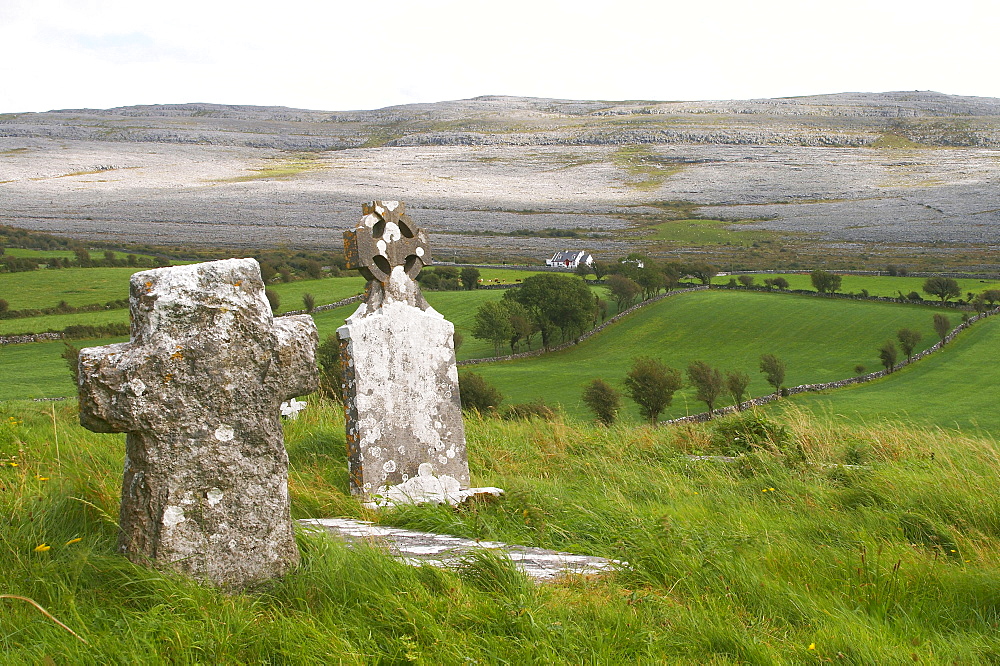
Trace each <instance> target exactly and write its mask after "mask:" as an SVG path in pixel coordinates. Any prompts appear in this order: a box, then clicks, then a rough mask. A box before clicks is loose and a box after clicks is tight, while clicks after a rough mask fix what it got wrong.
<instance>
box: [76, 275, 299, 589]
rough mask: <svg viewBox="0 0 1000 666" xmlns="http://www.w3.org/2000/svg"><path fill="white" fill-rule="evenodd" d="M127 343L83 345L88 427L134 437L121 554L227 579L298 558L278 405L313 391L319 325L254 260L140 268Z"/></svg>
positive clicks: (244, 580)
mask: <svg viewBox="0 0 1000 666" xmlns="http://www.w3.org/2000/svg"><path fill="white" fill-rule="evenodd" d="M130 307H131V316H132V336H131V341H130V342H126V343H121V344H114V345H108V346H106V347H94V348H89V349H84V350H82V351H81V352H80V366H79V367H80V422H81V423H82V424H83V426H84V427H86V428H89V429H91V430H94V431H96V432H126V433H128V436H127V438H126V452H125V474H124V479H123V483H122V500H121V514H120V525H121V534H120V541H119V549H120V551H121V552H123V553H124V554H125V555H126V556H128V557H129V559H131V560H133V561H135V562H138V563H153V564H164V565H168V566H170V567H173V568H174V569H177V570H179V571H182V572H184V573H188V574H190V575H193V576H195V577H196V578H199V579H202V580H205V581H208V582H211V583H214V584H217V585H223V586H228V587H243V586H245V585H247V584H249V583H252V582H254V581H258V580H263V579H266V578H270V577H272V576H276V575H280V574H282V573H284V572H285V571H287V570H288V569H289V568H290V567H291V566H293V565H294V564H295V563H296V562H298V557H299V555H298V549H297V547H296V544H295V539H294V536H293V533H292V523H291V518H290V514H289V504H288V482H287V479H288V456H287V454H286V453H285V448H284V440H283V436H282V429H281V423H280V420H279V405H280V404H281V402H282V401H285V400H289V399H290V398H292V397H294V396H299V395H303V394H305V393H309V392H311V391H314V390H315V389H316V387H317V383H318V381H317V371H316V363H315V350H316V342H317V335H316V326H315V324H314V323H313V321H312V318H311V317H309V316H306V315H301V316H292V317H283V318H280V319H275V318H274V317H273V316H272V314H271V310H270V308H269V306H268V303H267V300H266V299H265V298H264V285H263V282H262V281H261V277H260V267H259V266H258V264H257V262H256V261H254V260H253V259H229V260H225V261H213V262H208V263H203V264H195V265H191V266H179V267H175V268H161V269H156V270H151V271H145V272H141V273H136V274H134V275H133V276H132V280H131V297H130Z"/></svg>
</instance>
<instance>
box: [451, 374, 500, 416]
mask: <svg viewBox="0 0 1000 666" xmlns="http://www.w3.org/2000/svg"><path fill="white" fill-rule="evenodd" d="M458 393H459V397H460V399H461V401H462V409H464V410H467V411H469V410H475V411H477V412H479V413H480V414H486V413H487V412H489V410H490V409H491V408H492V409H496V408H497V407H499V406H500V403H501V402H502V401H503V395H502V394H501V393H500V391H498V390H497V388H496V387H495V386H493V385H492V384H490V383H489V382H488V381H486V379H485V378H483V376H482V375H480V374H477V373H475V372H466V373H464V374H461V375H459V376H458Z"/></svg>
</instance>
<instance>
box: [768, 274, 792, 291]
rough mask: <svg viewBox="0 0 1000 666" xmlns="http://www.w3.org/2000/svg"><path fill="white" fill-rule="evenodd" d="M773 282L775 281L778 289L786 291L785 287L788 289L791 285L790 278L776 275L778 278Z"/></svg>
mask: <svg viewBox="0 0 1000 666" xmlns="http://www.w3.org/2000/svg"><path fill="white" fill-rule="evenodd" d="M772 282H773V283H774V286H775V287H777V288H778V289H781V290H782V291H784V290H785V289H788V287H789V286H790V285H789V284H788V280H786V279H785V278H783V277H776V278H774V279H773V280H772Z"/></svg>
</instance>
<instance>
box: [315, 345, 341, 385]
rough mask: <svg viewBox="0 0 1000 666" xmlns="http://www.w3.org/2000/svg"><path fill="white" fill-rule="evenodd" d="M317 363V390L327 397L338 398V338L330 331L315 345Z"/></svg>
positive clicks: (339, 368)
mask: <svg viewBox="0 0 1000 666" xmlns="http://www.w3.org/2000/svg"><path fill="white" fill-rule="evenodd" d="M316 363H317V365H319V392H320V395H323V396H325V397H327V398H338V399H339V398H340V397H341V393H340V371H341V366H340V338H338V337H337V336H336V334H333V333H331V334H330V335H328V336H326V339H325V340H323V342H321V343H319V345H317V346H316Z"/></svg>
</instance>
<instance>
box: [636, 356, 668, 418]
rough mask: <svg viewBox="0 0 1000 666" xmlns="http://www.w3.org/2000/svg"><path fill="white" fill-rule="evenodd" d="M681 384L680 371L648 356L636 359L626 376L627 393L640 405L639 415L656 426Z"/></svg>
mask: <svg viewBox="0 0 1000 666" xmlns="http://www.w3.org/2000/svg"><path fill="white" fill-rule="evenodd" d="M681 384H682V382H681V373H680V371H679V370H677V369H675V368H671V367H668V366H667V365H665V364H664V363H663V362H662V361H659V360H657V359H654V358H649V357H646V356H640V357H639V358H636V359H634V360H633V361H632V368H631V369H630V370H629V371H628V373H626V375H625V392H626V393H628V396H629V397H630V398H632V400H633V401H635V403H636V404H637V405H639V413H640V414H642V415H643V416H644V417H645V418H647V419H649V421H650V423H654V424H655V423H656V421H657V420H658V419H659V417H660V413H662V412H663V410H664V409H666V408H667V406H668V405H669V404H670V401H671V400H673V398H674V391H676V390H677V389H679V388H680V387H681Z"/></svg>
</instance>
